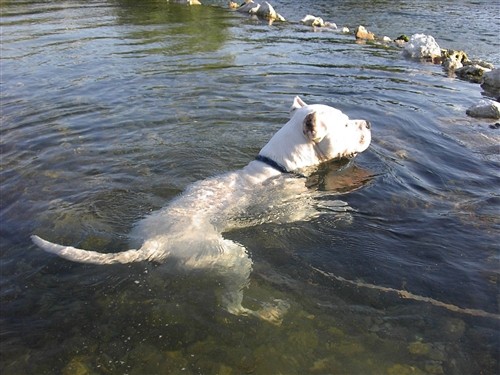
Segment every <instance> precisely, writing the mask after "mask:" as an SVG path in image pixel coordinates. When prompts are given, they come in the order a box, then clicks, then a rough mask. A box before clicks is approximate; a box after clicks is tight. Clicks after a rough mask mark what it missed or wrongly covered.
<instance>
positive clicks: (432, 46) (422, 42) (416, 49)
mask: <svg viewBox="0 0 500 375" xmlns="http://www.w3.org/2000/svg"><path fill="white" fill-rule="evenodd" d="M403 54H404V55H405V56H407V57H409V58H412V59H417V60H429V61H432V62H440V61H441V48H440V47H439V45H438V44H437V42H436V40H435V39H434V37H432V36H430V35H425V34H413V35H412V36H411V38H410V40H409V42H408V43H406V45H405V46H404V49H403Z"/></svg>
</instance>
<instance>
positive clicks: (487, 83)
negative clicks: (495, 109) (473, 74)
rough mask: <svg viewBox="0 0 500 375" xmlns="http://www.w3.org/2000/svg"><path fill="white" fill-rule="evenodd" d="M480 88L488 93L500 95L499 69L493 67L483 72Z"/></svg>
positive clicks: (495, 95)
mask: <svg viewBox="0 0 500 375" xmlns="http://www.w3.org/2000/svg"><path fill="white" fill-rule="evenodd" d="M481 87H482V89H483V90H484V91H485V92H486V94H488V95H492V96H494V97H495V98H498V97H500V69H498V68H497V69H493V70H490V71H489V72H485V73H484V74H483V82H482V83H481Z"/></svg>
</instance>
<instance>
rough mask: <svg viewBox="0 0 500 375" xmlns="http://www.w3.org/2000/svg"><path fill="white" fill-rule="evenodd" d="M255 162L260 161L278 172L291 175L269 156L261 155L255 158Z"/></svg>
mask: <svg viewBox="0 0 500 375" xmlns="http://www.w3.org/2000/svg"><path fill="white" fill-rule="evenodd" d="M255 160H257V161H260V162H262V163H265V164H267V165H269V166H270V167H272V168H274V169H276V170H277V171H280V172H281V173H291V172H290V171H289V170H287V169H286V168H285V167H284V166H282V165H281V164H279V163H277V162H275V161H274V160H273V159H271V158H268V157H267V156H263V155H260V154H259V155H257V156H256V157H255Z"/></svg>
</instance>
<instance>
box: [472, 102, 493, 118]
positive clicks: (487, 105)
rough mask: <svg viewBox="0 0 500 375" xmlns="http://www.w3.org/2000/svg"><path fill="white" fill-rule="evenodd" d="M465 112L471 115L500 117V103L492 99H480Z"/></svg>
mask: <svg viewBox="0 0 500 375" xmlns="http://www.w3.org/2000/svg"><path fill="white" fill-rule="evenodd" d="M466 113H467V114H468V115H469V116H471V117H480V118H494V119H499V118H500V103H498V102H495V101H493V100H481V101H480V102H479V103H477V104H475V105H473V106H472V107H470V108H469V109H468V110H467V111H466Z"/></svg>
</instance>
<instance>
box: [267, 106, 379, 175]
mask: <svg viewBox="0 0 500 375" xmlns="http://www.w3.org/2000/svg"><path fill="white" fill-rule="evenodd" d="M370 142H371V130H370V124H369V122H368V121H365V120H350V119H349V117H348V116H347V115H345V114H344V113H342V112H341V111H339V110H338V109H335V108H333V107H329V106H326V105H322V104H313V105H307V104H306V103H305V102H304V101H303V100H302V99H300V98H299V97H298V96H297V97H295V99H294V102H293V104H292V107H291V118H290V121H288V123H286V124H285V125H284V126H283V127H282V128H281V129H280V130H279V131H278V132H277V133H276V134H275V135H274V137H273V138H271V140H270V141H269V143H268V144H267V145H266V146H264V148H263V149H262V150H261V152H260V153H261V155H264V156H267V157H269V158H271V159H273V160H274V161H276V162H277V163H279V164H280V165H282V166H283V167H285V168H286V169H287V170H288V171H293V170H297V169H301V168H306V167H311V166H314V165H318V164H320V163H322V162H325V161H328V160H332V159H340V158H351V157H354V156H355V155H357V154H358V153H360V152H363V151H364V150H366V149H367V148H368V146H369V145H370Z"/></svg>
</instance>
